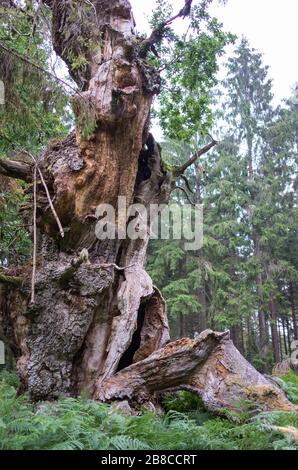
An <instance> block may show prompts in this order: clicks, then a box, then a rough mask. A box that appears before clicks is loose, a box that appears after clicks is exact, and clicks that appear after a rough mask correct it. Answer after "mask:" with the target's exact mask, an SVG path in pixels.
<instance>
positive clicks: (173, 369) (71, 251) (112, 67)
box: [0, 0, 292, 409]
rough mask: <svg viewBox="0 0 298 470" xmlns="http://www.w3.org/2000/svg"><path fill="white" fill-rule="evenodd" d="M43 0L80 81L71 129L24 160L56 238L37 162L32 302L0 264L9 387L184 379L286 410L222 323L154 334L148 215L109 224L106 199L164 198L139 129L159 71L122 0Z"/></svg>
mask: <svg viewBox="0 0 298 470" xmlns="http://www.w3.org/2000/svg"><path fill="white" fill-rule="evenodd" d="M44 3H45V4H47V5H48V6H49V8H50V9H51V12H52V38H53V45H54V48H55V51H56V52H57V54H58V55H59V56H60V57H61V58H62V59H63V60H64V61H65V62H66V64H67V65H68V67H69V70H70V73H71V76H72V78H73V79H74V80H75V81H76V83H77V85H78V86H79V88H80V89H81V92H80V93H78V94H77V95H76V96H75V98H74V111H75V114H76V129H75V132H72V133H71V134H70V135H69V136H68V137H67V138H66V139H65V140H63V141H61V142H55V143H52V144H51V145H49V147H48V148H47V149H46V150H45V151H44V152H43V154H42V155H41V156H40V159H39V160H38V168H39V170H40V171H41V173H42V175H43V177H44V179H45V180H46V182H47V186H48V189H49V192H50V195H51V198H52V200H53V203H54V206H55V210H56V212H57V215H58V217H59V219H60V221H61V224H62V226H63V229H64V237H63V238H61V237H60V235H59V230H58V228H57V219H56V217H55V216H53V213H52V210H51V208H50V207H49V204H48V200H47V197H46V194H45V188H44V185H43V183H42V181H41V177H40V174H39V173H38V178H37V181H36V184H37V201H36V202H37V228H38V233H39V239H38V246H37V247H38V257H37V264H36V274H35V283H34V284H35V286H34V290H33V292H34V293H35V295H34V302H30V295H31V294H32V290H31V285H30V279H31V274H32V266H30V265H29V264H28V265H25V266H23V267H22V268H20V269H19V270H18V271H17V270H12V272H9V271H6V270H5V271H4V272H2V270H1V272H0V284H1V290H0V294H1V295H0V306H1V310H0V312H1V315H0V336H4V337H5V338H6V340H7V342H8V343H9V345H10V347H11V350H12V351H13V352H14V354H15V356H16V358H17V368H18V372H19V375H20V378H21V390H20V391H28V392H29V394H30V396H31V398H33V399H35V400H41V399H47V400H49V399H53V398H55V397H57V396H59V395H60V394H67V395H73V396H75V395H77V394H79V393H80V392H81V391H82V390H88V391H89V393H90V396H92V397H93V398H95V399H100V400H105V401H107V400H110V399H112V398H113V397H115V398H116V399H118V398H119V396H121V397H124V396H125V397H127V399H130V400H131V401H132V403H133V402H134V401H137V402H138V403H144V402H146V401H148V400H151V395H154V393H155V392H156V391H157V392H158V391H161V389H163V390H166V389H171V388H174V389H177V388H179V389H190V390H194V391H195V392H196V393H198V394H200V395H201V396H202V397H203V399H204V401H205V403H206V404H207V406H209V407H210V408H211V409H214V408H217V407H222V406H226V407H230V408H232V409H233V403H234V401H235V397H236V396H237V394H238V395H239V399H242V398H243V397H244V398H248V399H252V400H253V401H254V402H255V403H257V404H259V406H260V407H261V408H263V409H267V408H268V409H272V408H280V409H292V405H290V404H289V403H288V402H287V400H286V398H285V396H284V395H283V393H282V391H281V390H279V389H278V388H277V387H276V386H273V385H272V384H271V383H270V382H268V380H266V379H265V378H264V377H262V376H261V375H260V374H258V373H257V372H256V371H255V370H254V369H253V368H252V366H250V365H249V364H248V363H247V362H246V361H245V360H244V358H242V357H241V355H240V354H239V353H238V352H237V351H236V349H235V348H234V347H233V345H232V344H231V342H229V343H227V341H228V338H227V334H225V333H223V334H220V333H214V332H210V331H207V332H204V333H203V334H202V336H200V338H199V339H198V340H196V341H194V342H193V341H191V340H188V339H184V340H182V342H181V343H179V342H178V343H177V342H176V343H170V344H167V343H168V342H169V331H168V322H167V315H166V309H165V303H164V300H163V297H162V295H161V293H160V292H159V290H158V289H157V288H156V287H155V286H153V284H152V281H151V279H150V277H149V276H148V274H147V273H146V271H145V263H146V251H147V244H148V240H149V234H150V221H146V220H144V218H143V217H142V214H139V213H137V214H133V215H134V216H135V217H134V220H135V224H136V225H138V227H139V231H141V232H142V233H143V234H144V236H143V238H141V239H135V240H133V239H128V238H126V237H125V236H124V237H123V236H122V235H123V231H124V232H126V226H127V223H128V221H129V220H130V219H129V215H128V214H126V212H125V210H118V206H117V202H118V197H119V196H120V197H122V198H123V197H125V198H126V201H125V203H124V205H125V207H126V206H127V205H129V204H131V203H132V202H136V203H142V204H143V205H144V206H145V207H146V208H148V206H149V204H164V203H167V202H168V201H169V197H170V193H171V190H172V189H173V188H174V186H175V178H176V177H177V175H176V174H174V173H173V171H171V170H166V169H165V168H164V165H163V162H162V159H161V154H160V148H159V146H158V145H157V143H156V142H155V140H154V138H153V136H152V135H151V134H149V133H148V125H149V118H150V108H151V104H152V99H153V96H154V94H156V93H157V92H158V90H159V82H160V77H159V73H158V72H157V71H156V69H155V68H153V67H152V66H150V64H149V63H148V61H146V54H144V41H143V40H142V39H141V38H140V37H137V36H136V35H135V34H134V20H133V16H132V11H131V7H130V3H129V1H128V0H112V1H111V0H96V1H93V2H84V3H81V2H79V3H78V2H74V1H71V0H69V1H68V2H61V1H59V0H45V2H44ZM78 63H79V64H81V65H79V66H78ZM72 64H75V66H73V65H72ZM212 145H214V143H212V144H210V147H209V148H211V147H212ZM2 168H3V165H2ZM0 170H1V167H0ZM33 170H34V168H33V165H32V166H30V165H27V164H25V166H24V167H23V166H22V168H21V169H19V170H16V168H13V172H12V173H11V174H10V176H13V177H16V173H15V172H16V171H20V173H19V177H22V178H23V179H25V180H26V181H29V182H30V181H32V175H33ZM5 171H7V170H5ZM5 174H7V173H5ZM100 204H109V205H110V206H111V207H112V208H114V209H115V213H116V219H117V222H118V227H120V228H118V231H117V234H116V235H117V236H116V237H115V239H110V238H107V239H104V240H102V239H99V238H98V237H97V236H96V233H95V228H96V225H97V223H98V220H97V219H98V217H99V216H98V213H96V208H97V207H98V206H99V205H100ZM105 207H106V206H105ZM101 215H102V216H103V215H104V214H103V213H102V214H101ZM106 225H107V223H106ZM182 314H183V312H181V317H180V320H181V334H182V335H183V333H184V325H183V315H182ZM237 337H238V336H237ZM277 344H278V338H277ZM203 371H204V373H203ZM201 372H202V373H203V375H202V376H201ZM212 374H213V375H212ZM212 377H213V378H214V381H213V382H212V380H211V379H212ZM126 379H127V380H126ZM208 380H209V383H208V384H207V381H208ZM210 380H211V383H210ZM205 384H206V392H209V391H210V393H211V392H212V394H213V395H210V398H209V399H208V397H207V395H206V393H205V392H204V387H205ZM256 387H257V389H256ZM128 389H129V390H130V392H129V393H128V392H127V390H128ZM121 390H122V391H121ZM143 392H144V393H143ZM225 394H226V395H227V396H226V399H225V400H224V395H225ZM221 401H222V404H221Z"/></svg>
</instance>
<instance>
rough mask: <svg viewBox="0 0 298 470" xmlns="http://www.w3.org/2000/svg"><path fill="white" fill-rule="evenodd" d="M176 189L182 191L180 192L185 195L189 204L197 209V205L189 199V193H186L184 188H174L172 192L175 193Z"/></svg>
mask: <svg viewBox="0 0 298 470" xmlns="http://www.w3.org/2000/svg"><path fill="white" fill-rule="evenodd" d="M176 189H180V191H182V192H183V193H184V194H185V196H186V198H187V200H188V202H189V204H191V205H192V206H194V207H196V204H195V203H194V202H193V201H191V200H190V199H189V196H188V194H187V192H186V191H185V189H184V188H182V187H181V186H174V188H173V190H172V191H175V190H176Z"/></svg>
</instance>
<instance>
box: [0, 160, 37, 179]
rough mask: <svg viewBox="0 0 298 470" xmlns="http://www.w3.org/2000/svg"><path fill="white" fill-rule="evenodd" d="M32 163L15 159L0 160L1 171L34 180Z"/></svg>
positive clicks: (9, 175)
mask: <svg viewBox="0 0 298 470" xmlns="http://www.w3.org/2000/svg"><path fill="white" fill-rule="evenodd" d="M31 168H32V167H31V165H29V164H27V163H23V162H17V161H14V160H0V173H1V174H2V175H4V176H8V177H10V178H15V179H20V180H23V181H26V182H27V183H30V182H31V181H32V173H31Z"/></svg>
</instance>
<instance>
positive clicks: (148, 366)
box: [94, 330, 297, 412]
mask: <svg viewBox="0 0 298 470" xmlns="http://www.w3.org/2000/svg"><path fill="white" fill-rule="evenodd" d="M181 389H184V390H189V391H192V392H194V393H196V394H198V395H199V396H200V397H201V398H202V400H203V402H204V404H205V406H206V407H207V408H208V409H209V410H212V411H216V412H220V411H221V412H223V411H224V410H225V409H229V410H235V411H239V412H240V411H260V410H276V409H279V410H287V411H289V410H292V411H293V410H297V407H296V406H295V405H293V404H291V403H290V402H289V401H288V400H287V398H286V397H285V395H284V392H283V391H282V390H281V389H280V388H279V387H278V386H277V385H276V384H274V383H273V382H271V381H269V380H268V379H266V378H265V377H264V376H263V375H261V374H260V373H259V372H257V371H256V370H255V369H254V368H253V367H252V365H251V364H249V363H248V362H247V361H246V360H245V359H244V358H243V356H241V354H240V353H239V351H238V350H237V349H236V348H235V346H234V345H233V343H232V341H231V340H230V338H229V332H225V333H216V332H213V331H211V330H205V331H204V332H203V333H201V334H200V335H199V336H198V338H196V339H195V340H190V339H188V338H183V339H181V340H178V341H175V342H173V343H169V344H168V345H167V346H165V347H164V348H162V349H159V350H157V351H155V352H154V353H153V354H151V355H150V356H149V357H147V358H146V359H144V360H142V361H139V362H137V363H135V364H132V365H131V366H129V367H128V368H126V369H125V370H123V371H120V372H118V373H117V374H115V375H114V376H113V377H110V378H109V379H107V380H105V381H103V382H100V383H97V386H96V392H95V395H94V398H96V399H97V400H101V401H113V400H127V401H129V402H130V403H131V404H133V405H134V406H136V404H137V405H141V404H144V403H147V402H150V401H152V397H154V395H155V396H156V394H161V393H165V392H172V391H175V390H181Z"/></svg>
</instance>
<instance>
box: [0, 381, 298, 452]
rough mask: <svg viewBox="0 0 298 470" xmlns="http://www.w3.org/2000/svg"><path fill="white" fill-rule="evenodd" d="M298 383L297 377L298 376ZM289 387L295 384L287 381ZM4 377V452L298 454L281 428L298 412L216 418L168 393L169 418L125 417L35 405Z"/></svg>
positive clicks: (61, 403)
mask: <svg viewBox="0 0 298 470" xmlns="http://www.w3.org/2000/svg"><path fill="white" fill-rule="evenodd" d="M294 379H296V378H294ZM285 382H286V383H287V384H288V386H289V387H291V388H292V387H294V388H295V387H296V384H295V380H294V381H291V377H287V378H286V380H285ZM16 385H17V380H16V378H15V376H13V375H12V374H8V373H7V372H5V373H0V450H6V449H10V450H48V449H49V450H81V449H82V450H83V449H84V450H106V449H109V450H113V449H114V450H149V449H152V450H193V449H196V450H215V449H216V450H257V449H270V450H297V449H298V445H297V442H295V441H294V439H293V437H292V436H291V435H290V434H283V433H282V432H281V430H279V429H278V427H288V428H290V427H291V428H294V429H298V413H289V412H271V413H260V414H258V415H257V416H255V417H253V418H250V419H249V421H248V422H246V423H243V422H242V423H241V422H240V421H239V422H238V421H235V420H234V421H231V420H228V419H223V418H220V417H215V416H212V415H211V414H210V413H207V412H206V411H204V410H203V409H202V403H201V402H200V400H198V399H197V398H196V397H194V396H192V395H191V394H189V393H188V392H181V393H179V394H175V395H168V396H167V397H166V398H165V407H166V409H167V412H166V413H165V414H164V415H157V414H154V413H148V412H144V413H143V414H141V415H140V416H124V415H122V414H121V413H120V412H117V411H115V410H113V409H112V408H111V407H110V406H108V405H105V404H100V403H96V402H95V401H92V400H88V399H85V398H83V397H80V398H65V397H61V398H60V399H59V400H58V401H57V402H55V403H48V402H42V403H38V404H35V405H33V404H32V403H30V402H29V400H28V397H27V396H26V395H24V396H21V397H16Z"/></svg>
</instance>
